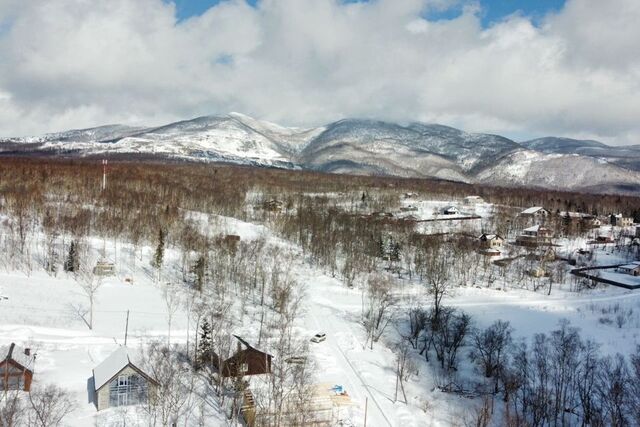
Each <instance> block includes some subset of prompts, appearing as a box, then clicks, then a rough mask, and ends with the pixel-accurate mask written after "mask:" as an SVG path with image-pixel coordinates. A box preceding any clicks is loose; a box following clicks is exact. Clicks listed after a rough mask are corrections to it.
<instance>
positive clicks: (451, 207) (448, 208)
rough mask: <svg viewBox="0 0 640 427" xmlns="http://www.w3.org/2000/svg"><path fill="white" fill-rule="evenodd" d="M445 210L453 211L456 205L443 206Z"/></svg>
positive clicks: (456, 208)
mask: <svg viewBox="0 0 640 427" xmlns="http://www.w3.org/2000/svg"><path fill="white" fill-rule="evenodd" d="M444 210H445V211H453V210H456V211H457V210H458V207H457V206H447V207H446V208H444Z"/></svg>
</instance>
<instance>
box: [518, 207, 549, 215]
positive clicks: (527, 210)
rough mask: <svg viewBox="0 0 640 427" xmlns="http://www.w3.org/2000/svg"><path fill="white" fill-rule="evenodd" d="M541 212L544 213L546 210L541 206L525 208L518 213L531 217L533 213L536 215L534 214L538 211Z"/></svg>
mask: <svg viewBox="0 0 640 427" xmlns="http://www.w3.org/2000/svg"><path fill="white" fill-rule="evenodd" d="M541 210H542V211H544V210H546V209H545V208H543V207H542V206H533V207H530V208H527V209H525V210H523V211H522V212H520V213H521V214H525V215H532V214H534V213H536V212H539V211H541Z"/></svg>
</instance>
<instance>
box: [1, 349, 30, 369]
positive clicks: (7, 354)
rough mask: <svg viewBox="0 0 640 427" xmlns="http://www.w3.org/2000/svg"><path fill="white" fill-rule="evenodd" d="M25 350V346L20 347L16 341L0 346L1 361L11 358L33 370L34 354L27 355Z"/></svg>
mask: <svg viewBox="0 0 640 427" xmlns="http://www.w3.org/2000/svg"><path fill="white" fill-rule="evenodd" d="M24 350H25V349H24V348H23V347H20V346H18V345H16V344H15V343H11V344H9V345H2V346H0V362H2V361H4V360H7V359H11V360H13V361H14V362H17V363H18V364H20V365H21V366H22V367H23V368H25V369H29V370H31V365H32V364H33V355H32V356H27V355H26V354H24Z"/></svg>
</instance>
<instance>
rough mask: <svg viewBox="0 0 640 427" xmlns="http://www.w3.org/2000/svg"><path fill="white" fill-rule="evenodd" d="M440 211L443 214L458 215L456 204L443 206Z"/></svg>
mask: <svg viewBox="0 0 640 427" xmlns="http://www.w3.org/2000/svg"><path fill="white" fill-rule="evenodd" d="M442 213H443V214H445V215H459V214H460V209H458V208H457V207H456V206H447V207H446V208H444V210H443V211H442Z"/></svg>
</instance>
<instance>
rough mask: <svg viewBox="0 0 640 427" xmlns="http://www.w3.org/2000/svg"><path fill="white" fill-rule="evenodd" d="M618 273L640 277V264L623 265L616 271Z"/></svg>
mask: <svg viewBox="0 0 640 427" xmlns="http://www.w3.org/2000/svg"><path fill="white" fill-rule="evenodd" d="M616 271H617V272H618V273H623V274H629V275H631V276H640V262H632V263H630V264H625V265H621V266H620V267H618V268H617V269H616Z"/></svg>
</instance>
